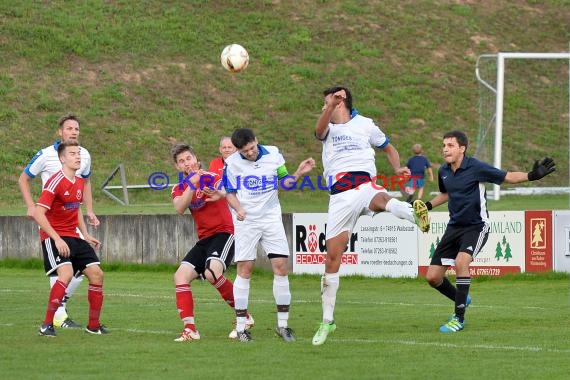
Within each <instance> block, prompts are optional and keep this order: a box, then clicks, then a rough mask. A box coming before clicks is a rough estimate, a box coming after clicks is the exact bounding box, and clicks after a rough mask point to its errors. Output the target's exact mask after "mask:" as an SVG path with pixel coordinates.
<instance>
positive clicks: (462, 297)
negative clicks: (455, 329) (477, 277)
mask: <svg viewBox="0 0 570 380" xmlns="http://www.w3.org/2000/svg"><path fill="white" fill-rule="evenodd" d="M455 283H456V284H457V296H456V297H455V315H456V316H457V319H459V322H463V320H464V318H465V308H466V306H467V295H468V294H469V286H470V285H471V277H457V280H456V282H455Z"/></svg>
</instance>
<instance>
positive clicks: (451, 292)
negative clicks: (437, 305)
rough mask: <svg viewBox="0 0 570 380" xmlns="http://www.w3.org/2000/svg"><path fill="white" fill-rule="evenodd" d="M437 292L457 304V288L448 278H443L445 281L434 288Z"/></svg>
mask: <svg viewBox="0 0 570 380" xmlns="http://www.w3.org/2000/svg"><path fill="white" fill-rule="evenodd" d="M434 288H435V290H437V291H438V292H440V293H441V294H443V295H444V296H446V297H447V298H449V299H450V300H452V301H454V302H455V294H456V293H457V289H455V286H453V284H452V283H451V282H450V281H449V279H448V278H447V277H444V278H443V281H442V282H441V284H439V285H438V286H434Z"/></svg>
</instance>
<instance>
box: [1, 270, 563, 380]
mask: <svg viewBox="0 0 570 380" xmlns="http://www.w3.org/2000/svg"><path fill="white" fill-rule="evenodd" d="M22 266H27V267H28V268H23V267H22ZM40 266H41V265H40V263H39V261H28V262H26V263H24V264H21V265H20V264H15V263H14V262H5V261H4V262H0V289H2V291H1V292H0V297H1V303H2V313H1V314H0V334H1V335H2V348H1V353H2V354H1V355H0V367H1V368H2V378H4V379H17V378H22V377H25V378H29V379H42V378H58V379H72V378H77V377H78V376H80V377H81V378H87V379H90V378H93V379H99V378H101V379H124V378H140V379H154V378H159V377H162V378H169V379H170V378H171V379H183V378H184V379H187V378H198V377H208V378H220V379H261V378H280V379H299V378H303V379H312V378H313V379H347V378H348V379H378V378H387V379H400V378H401V379H440V378H441V377H442V376H454V375H453V374H457V373H461V377H462V378H465V379H481V378H501V379H514V378H517V377H519V375H520V374H524V376H525V378H528V379H544V378H548V379H565V378H566V377H567V375H568V372H569V371H570V364H569V362H568V360H567V357H568V354H570V344H569V342H570V329H568V328H567V326H568V317H569V312H570V305H569V301H570V299H569V288H568V280H569V278H568V276H567V275H563V274H556V273H551V274H547V275H529V274H526V275H525V274H521V275H516V276H506V277H502V278H479V279H475V280H474V281H473V285H472V288H471V295H472V296H473V304H472V305H471V306H470V307H469V310H468V313H467V317H468V319H467V326H466V329H465V330H464V331H462V332H461V333H459V334H454V335H443V334H440V333H439V332H438V331H437V328H438V326H439V325H440V324H442V323H443V322H444V321H445V320H446V318H447V317H448V315H449V314H450V313H451V312H452V305H451V302H450V301H448V300H446V299H444V298H443V296H441V295H439V293H437V292H435V291H434V290H433V289H431V288H430V287H429V286H428V285H427V284H426V283H425V281H423V280H421V279H371V278H363V277H346V278H343V279H342V280H341V289H340V291H339V294H338V301H337V307H336V313H335V318H336V322H337V324H338V329H337V331H336V332H335V333H334V334H333V335H331V336H330V338H329V340H328V341H327V343H326V344H325V345H323V346H321V347H313V346H312V345H311V342H310V340H311V338H312V335H313V334H314V332H315V329H316V326H317V323H318V321H319V319H320V317H321V306H320V295H319V294H320V293H319V278H318V277H317V276H308V275H302V276H291V281H290V282H291V290H292V294H293V303H292V310H291V318H290V325H291V326H292V327H293V328H294V329H295V331H296V335H297V338H298V340H297V342H295V343H293V344H288V345H287V344H284V343H282V342H281V341H279V340H278V339H277V338H276V337H275V336H274V333H273V331H272V330H273V328H274V325H275V323H276V320H275V318H276V316H275V306H274V300H273V295H272V291H271V283H272V278H271V275H270V274H269V273H267V272H264V271H256V272H255V274H254V278H253V281H252V288H251V297H250V310H251V312H252V313H253V315H254V317H255V320H256V326H255V327H254V329H253V336H254V339H255V341H254V342H253V344H249V345H247V344H240V343H237V342H233V341H229V340H228V338H227V334H228V333H229V331H230V330H231V328H232V320H233V315H232V312H231V310H230V309H229V308H228V307H227V306H225V305H224V304H223V302H222V301H221V300H220V299H219V296H218V295H217V292H216V291H215V290H214V289H213V288H212V287H211V286H210V285H209V284H208V283H204V282H195V283H193V291H194V296H195V301H196V318H197V325H198V328H199V330H200V332H201V335H202V340H201V341H199V342H191V343H188V344H186V343H184V344H178V343H175V342H173V341H172V340H173V339H174V338H175V337H176V336H177V334H178V333H179V332H180V330H181V322H180V320H179V317H178V315H177V312H176V306H175V301H174V291H173V285H172V274H173V272H174V270H175V269H174V267H161V268H160V267H159V268H152V267H149V266H146V267H145V268H144V270H130V269H132V268H125V267H123V268H120V267H115V268H111V267H109V268H107V267H105V269H106V277H105V305H104V310H103V314H102V320H103V322H104V323H105V324H107V326H108V327H109V328H110V329H111V331H112V333H111V334H110V335H108V336H92V335H86V334H85V333H84V332H82V331H77V330H57V332H58V336H57V338H55V339H49V338H42V337H38V336H37V335H36V332H37V328H38V324H39V323H40V322H41V320H42V318H43V315H44V312H45V305H46V302H47V292H48V285H47V284H48V281H47V279H46V278H45V276H44V275H43V272H42V270H41V269H40ZM229 277H230V278H232V279H233V278H234V277H235V272H234V271H233V270H231V271H230V273H229ZM85 294H86V286H85V284H82V285H81V286H80V288H79V291H78V293H77V295H75V296H74V298H73V299H72V301H71V302H70V304H69V311H70V312H71V313H72V315H73V317H74V318H75V319H77V320H79V321H80V322H82V323H85V320H86V315H87V306H86V304H87V300H86V295H85ZM8 348H9V349H8Z"/></svg>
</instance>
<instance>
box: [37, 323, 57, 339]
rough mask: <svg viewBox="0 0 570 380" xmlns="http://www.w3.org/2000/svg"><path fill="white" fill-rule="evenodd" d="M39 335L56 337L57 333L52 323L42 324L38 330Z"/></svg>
mask: <svg viewBox="0 0 570 380" xmlns="http://www.w3.org/2000/svg"><path fill="white" fill-rule="evenodd" d="M38 335H39V336H49V337H50V338H55V337H56V336H57V334H56V333H55V329H54V328H53V325H52V324H49V325H41V326H40V329H39V330H38Z"/></svg>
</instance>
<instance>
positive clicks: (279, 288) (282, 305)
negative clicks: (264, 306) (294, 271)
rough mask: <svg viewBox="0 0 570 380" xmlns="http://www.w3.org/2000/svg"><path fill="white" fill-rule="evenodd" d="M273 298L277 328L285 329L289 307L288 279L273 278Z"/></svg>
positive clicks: (276, 276) (275, 276) (284, 277)
mask: <svg viewBox="0 0 570 380" xmlns="http://www.w3.org/2000/svg"><path fill="white" fill-rule="evenodd" d="M273 297H274V298H275V303H276V304H277V326H278V327H287V322H288V321H289V307H290V306H291V291H290V290H289V277H287V276H278V275H274V276H273Z"/></svg>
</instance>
